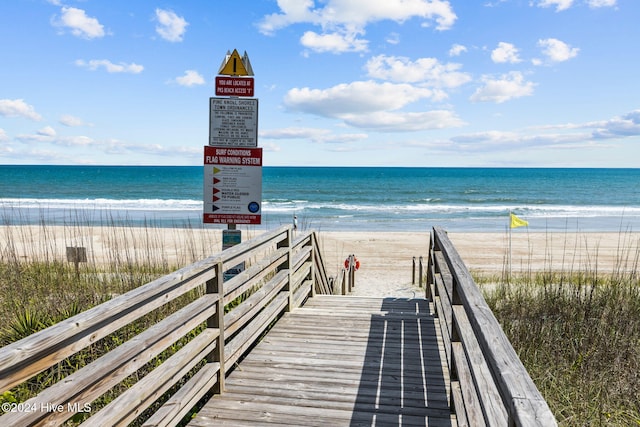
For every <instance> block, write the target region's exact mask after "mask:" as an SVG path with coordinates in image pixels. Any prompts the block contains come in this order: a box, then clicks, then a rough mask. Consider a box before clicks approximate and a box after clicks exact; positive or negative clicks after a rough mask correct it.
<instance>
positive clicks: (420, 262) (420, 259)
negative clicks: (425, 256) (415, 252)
mask: <svg viewBox="0 0 640 427" xmlns="http://www.w3.org/2000/svg"><path fill="white" fill-rule="evenodd" d="M418 286H419V287H422V257H420V258H419V259H418Z"/></svg>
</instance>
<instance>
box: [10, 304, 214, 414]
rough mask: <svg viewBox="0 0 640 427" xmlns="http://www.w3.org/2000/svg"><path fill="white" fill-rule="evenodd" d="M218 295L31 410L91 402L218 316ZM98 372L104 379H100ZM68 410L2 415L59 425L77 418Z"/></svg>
mask: <svg viewBox="0 0 640 427" xmlns="http://www.w3.org/2000/svg"><path fill="white" fill-rule="evenodd" d="M217 300H218V295H214V294H210V295H204V296H202V297H201V298H199V299H198V300H196V301H194V302H193V303H191V304H189V305H188V306H186V307H184V308H183V309H181V310H179V311H177V312H176V313H174V314H172V315H171V316H169V317H167V318H165V319H163V320H162V321H160V322H158V323H157V324H155V325H153V326H152V327H150V328H149V329H147V330H146V331H144V332H142V333H140V334H139V335H136V336H135V337H134V338H132V339H131V340H129V341H127V342H126V343H124V344H122V345H121V346H119V347H117V348H115V349H114V350H112V351H110V352H109V353H108V354H106V355H105V356H104V357H101V358H99V359H97V360H96V361H94V362H92V363H90V364H89V365H87V366H85V367H84V368H82V369H80V370H78V371H76V372H74V373H73V374H71V375H69V376H67V377H66V378H65V379H64V381H61V382H58V383H56V384H54V385H52V386H51V387H49V388H47V389H46V390H44V391H43V392H42V393H40V394H38V395H37V396H36V397H34V398H32V399H29V400H28V401H27V403H28V405H29V407H41V405H42V406H46V405H49V406H55V407H58V406H62V407H65V408H66V407H67V405H68V404H74V403H75V404H77V403H81V405H80V406H82V404H84V403H91V402H92V401H94V400H95V399H97V398H98V397H99V396H100V395H102V394H103V393H105V392H106V391H107V390H109V389H110V388H112V387H113V386H114V385H116V384H118V383H119V382H120V381H121V380H122V379H124V378H125V377H127V376H128V375H131V374H132V373H134V372H135V371H136V370H137V369H139V368H141V367H142V366H143V365H144V364H145V363H146V362H147V361H148V360H149V359H150V358H152V357H155V356H157V355H158V354H160V353H161V352H162V351H164V350H165V349H166V348H167V347H169V346H170V345H171V344H173V343H174V342H175V341H177V340H178V339H179V338H181V337H182V336H184V335H186V334H187V333H188V332H189V331H191V330H192V329H194V328H195V327H196V326H198V325H199V324H200V323H203V322H204V321H205V320H206V319H207V317H209V316H211V315H213V314H214V313H215V305H214V303H215V302H216V301H217ZM96 372H99V373H101V376H96V375H95V374H96ZM73 415H74V413H73V412H68V411H48V412H47V411H23V412H11V413H7V414H5V415H3V416H2V423H3V424H4V425H29V424H33V423H35V422H36V421H39V420H42V419H45V418H46V420H47V423H48V424H50V425H57V424H59V423H61V422H64V421H65V420H66V419H68V418H70V417H71V416H73Z"/></svg>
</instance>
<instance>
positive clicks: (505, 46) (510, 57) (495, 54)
mask: <svg viewBox="0 0 640 427" xmlns="http://www.w3.org/2000/svg"><path fill="white" fill-rule="evenodd" d="M491 60H492V61H493V62H497V63H504V62H509V63H511V64H516V63H518V62H520V61H521V59H520V58H519V57H518V48H516V47H515V46H514V45H513V44H511V43H506V42H500V43H498V47H497V48H495V49H494V50H493V51H492V52H491Z"/></svg>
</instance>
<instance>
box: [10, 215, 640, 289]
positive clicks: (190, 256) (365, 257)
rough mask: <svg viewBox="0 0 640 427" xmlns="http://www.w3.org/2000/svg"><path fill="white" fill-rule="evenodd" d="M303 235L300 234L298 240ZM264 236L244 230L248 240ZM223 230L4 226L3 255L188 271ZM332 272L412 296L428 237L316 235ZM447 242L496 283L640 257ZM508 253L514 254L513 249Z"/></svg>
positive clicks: (561, 237) (572, 248)
mask: <svg viewBox="0 0 640 427" xmlns="http://www.w3.org/2000/svg"><path fill="white" fill-rule="evenodd" d="M300 232H302V231H298V233H300ZM259 233H260V232H257V231H252V230H248V231H243V241H244V240H248V239H250V238H252V237H255V236H257V235H258V234H259ZM221 234H222V230H221V229H177V228H155V227H150V228H119V227H106V226H104V227H103V226H98V227H89V226H81V227H78V226H73V227H65V226H44V227H43V226H1V227H0V241H2V242H4V243H3V244H2V246H1V247H0V250H1V251H2V253H1V254H0V255H2V256H3V257H4V256H5V254H7V253H9V254H17V255H18V256H19V257H20V258H22V259H27V258H34V257H40V259H42V258H43V257H48V258H49V259H51V258H55V259H62V260H65V259H66V252H65V251H66V247H67V246H82V247H86V248H87V256H88V259H89V261H90V262H96V263H100V262H104V260H108V259H109V257H111V258H113V257H114V256H122V254H125V255H126V256H127V257H128V258H129V259H131V260H133V261H134V262H136V261H140V260H143V259H145V258H148V257H156V258H157V259H159V260H166V261H168V262H169V263H170V264H176V265H180V266H181V265H186V264H188V263H190V262H193V261H194V260H197V259H201V258H203V257H205V256H208V255H210V254H213V253H216V252H219V251H220V250H221V246H222V243H221V242H222V238H221ZM318 236H319V242H320V248H321V251H322V253H323V257H324V260H325V265H326V267H327V270H328V271H327V273H328V274H329V275H333V276H335V275H337V274H338V273H339V272H340V269H341V268H342V265H343V263H344V260H345V258H346V257H347V256H348V255H349V254H354V255H355V256H356V257H357V258H358V260H359V261H360V265H361V267H360V269H359V270H358V272H357V276H356V288H355V294H357V295H371V296H399V297H400V296H402V297H406V296H409V297H410V296H414V295H418V294H420V293H421V292H422V291H421V290H420V289H419V288H417V287H415V286H412V264H413V257H416V259H417V258H418V257H420V256H422V257H424V260H425V264H426V256H427V252H428V247H429V232H427V231H425V232H327V231H323V232H320V233H319V234H318ZM449 237H450V239H451V241H452V242H453V244H454V245H455V247H456V249H457V250H458V252H459V254H460V256H461V257H462V259H463V260H464V262H465V264H466V265H467V267H468V268H469V270H471V271H472V272H477V273H482V274H490V275H495V276H499V275H500V274H502V273H503V272H504V271H507V270H508V259H509V253H510V252H511V271H512V273H514V274H518V273H521V272H527V271H543V270H573V271H578V270H580V271H586V270H588V271H596V270H597V271H598V272H601V273H607V272H612V271H614V269H626V270H629V269H634V268H635V267H636V265H635V263H636V261H637V259H636V258H637V256H638V254H639V253H640V249H639V242H640V233H631V232H621V233H589V232H582V233H575V232H550V233H529V232H528V231H527V230H526V229H514V230H513V232H512V235H511V245H510V244H509V240H510V239H509V234H508V233H507V232H506V231H505V232H504V233H473V232H469V233H449ZM510 246H511V249H509V248H510Z"/></svg>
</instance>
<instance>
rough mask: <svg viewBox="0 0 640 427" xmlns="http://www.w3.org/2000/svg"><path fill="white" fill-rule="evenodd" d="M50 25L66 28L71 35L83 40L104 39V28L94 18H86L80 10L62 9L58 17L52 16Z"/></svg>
mask: <svg viewBox="0 0 640 427" xmlns="http://www.w3.org/2000/svg"><path fill="white" fill-rule="evenodd" d="M52 24H53V25H55V26H57V27H60V28H68V29H70V30H71V34H73V35H74V36H76V37H82V38H85V39H95V38H99V37H104V35H105V31H104V26H103V25H102V24H100V22H98V20H97V19H96V18H91V17H89V16H87V14H86V12H85V11H84V10H82V9H77V8H75V7H63V8H62V9H61V15H60V17H57V16H54V17H53V19H52Z"/></svg>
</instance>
